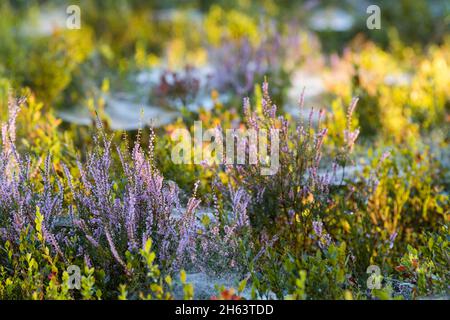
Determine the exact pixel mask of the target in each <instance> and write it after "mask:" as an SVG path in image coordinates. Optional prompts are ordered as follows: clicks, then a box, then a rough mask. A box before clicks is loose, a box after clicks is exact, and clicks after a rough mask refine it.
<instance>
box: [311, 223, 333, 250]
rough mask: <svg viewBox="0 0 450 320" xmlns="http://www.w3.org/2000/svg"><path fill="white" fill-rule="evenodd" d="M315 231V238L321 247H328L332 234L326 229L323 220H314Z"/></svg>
mask: <svg viewBox="0 0 450 320" xmlns="http://www.w3.org/2000/svg"><path fill="white" fill-rule="evenodd" d="M312 227H313V232H314V236H313V238H315V239H316V240H317V244H318V245H319V247H320V248H321V249H325V248H328V246H329V245H330V244H331V237H330V235H329V234H328V233H327V232H326V231H325V230H324V228H323V222H322V221H320V220H315V221H313V222H312Z"/></svg>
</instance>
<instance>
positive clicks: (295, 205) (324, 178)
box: [230, 82, 358, 243]
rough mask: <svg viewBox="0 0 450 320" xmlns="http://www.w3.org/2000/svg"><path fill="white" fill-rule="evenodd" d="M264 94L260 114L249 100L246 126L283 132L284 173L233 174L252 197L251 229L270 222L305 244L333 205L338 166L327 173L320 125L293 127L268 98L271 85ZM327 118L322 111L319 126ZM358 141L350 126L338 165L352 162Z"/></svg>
mask: <svg viewBox="0 0 450 320" xmlns="http://www.w3.org/2000/svg"><path fill="white" fill-rule="evenodd" d="M262 91H263V95H262V99H261V106H258V107H257V109H256V110H255V111H253V110H251V107H250V102H249V100H248V99H245V100H244V109H245V114H246V119H245V123H246V125H247V126H248V127H249V128H252V129H255V130H256V131H257V132H258V131H259V130H263V129H265V130H267V131H270V130H279V131H280V135H281V137H280V154H279V163H280V165H279V170H278V171H277V172H275V173H274V174H273V175H268V176H262V175H260V170H259V169H260V168H257V167H256V166H254V167H252V166H250V167H244V166H242V165H236V166H235V168H234V170H233V171H231V172H230V173H231V175H232V176H233V177H234V178H235V179H236V181H238V183H239V184H240V185H241V186H242V187H243V188H244V189H245V190H246V191H247V192H248V193H249V194H250V195H251V197H252V201H251V203H250V206H249V218H250V221H251V223H252V225H254V226H256V227H257V228H262V227H264V226H268V225H270V223H271V222H280V223H282V224H283V225H285V226H289V228H291V230H292V231H293V230H295V229H296V228H297V227H300V228H301V229H302V230H301V232H300V237H301V242H304V243H306V242H308V234H309V231H310V230H311V223H312V221H313V220H314V219H317V218H318V217H320V215H321V214H322V213H323V212H325V210H326V208H327V207H328V206H329V205H330V204H331V197H330V184H331V180H332V178H333V177H335V175H336V170H337V166H338V164H337V163H333V164H332V165H331V168H329V169H328V170H326V169H325V170H324V169H323V167H322V166H321V164H322V162H321V158H322V145H323V142H324V139H325V136H326V134H327V129H326V128H323V127H322V125H321V122H320V121H319V123H318V125H317V127H316V128H314V127H313V125H312V120H311V117H312V113H311V115H310V117H309V120H308V121H307V122H306V123H305V122H304V121H300V122H299V123H298V124H297V125H296V126H295V127H292V126H291V125H290V124H289V121H288V120H287V119H286V118H284V117H283V116H278V117H277V115H276V110H277V106H276V105H275V104H274V103H273V102H272V100H271V98H270V96H269V92H268V84H267V82H265V83H264V84H263V90H262ZM355 105H356V100H355V101H354V102H353V103H352V105H351V106H350V108H349V113H348V119H350V118H351V113H352V112H353V110H354V108H355ZM302 107H303V99H301V102H300V108H302ZM322 117H323V111H320V112H319V120H320V118H322ZM357 136H358V130H352V128H351V127H350V125H349V126H348V128H347V129H346V131H345V144H344V143H343V145H344V147H343V148H344V149H343V152H342V153H343V155H342V157H341V158H340V159H338V160H340V161H341V162H343V161H344V159H347V158H348V155H349V153H350V152H351V151H352V149H353V145H354V143H355V140H356V138H357ZM268 148H270V141H269V146H268ZM344 155H345V156H344ZM298 240H300V239H298Z"/></svg>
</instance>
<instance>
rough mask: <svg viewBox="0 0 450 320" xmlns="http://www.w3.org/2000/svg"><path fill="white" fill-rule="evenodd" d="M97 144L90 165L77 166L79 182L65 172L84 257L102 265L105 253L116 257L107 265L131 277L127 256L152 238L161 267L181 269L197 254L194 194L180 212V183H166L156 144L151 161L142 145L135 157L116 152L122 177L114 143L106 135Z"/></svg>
mask: <svg viewBox="0 0 450 320" xmlns="http://www.w3.org/2000/svg"><path fill="white" fill-rule="evenodd" d="M99 128H100V130H101V127H99ZM151 139H154V135H151ZM94 140H95V148H94V151H93V152H92V153H90V154H89V155H88V157H87V160H86V165H84V166H83V165H82V164H81V163H79V165H78V167H79V171H80V177H81V178H80V181H79V183H77V184H75V183H73V181H72V176H71V174H70V172H69V170H67V168H66V169H65V174H66V176H67V179H68V183H69V187H70V189H71V193H72V196H73V200H74V205H73V206H72V207H71V208H70V211H69V213H70V215H71V216H72V217H73V219H74V224H75V226H76V227H77V228H78V229H79V230H80V231H81V232H82V233H83V234H84V236H85V240H83V241H84V243H85V244H86V245H87V246H86V248H87V252H86V254H87V255H88V256H89V257H90V258H91V259H93V260H96V259H99V261H101V260H102V258H104V256H103V255H107V256H109V257H111V259H112V260H109V261H110V262H111V263H112V264H111V265H109V267H111V266H113V265H117V266H119V267H120V269H121V270H122V272H124V273H125V274H132V273H133V270H132V269H130V267H129V266H128V265H127V262H126V259H125V256H126V254H127V252H130V253H132V252H134V251H136V250H137V249H138V248H139V246H140V244H142V243H145V241H146V240H147V239H150V238H151V239H153V241H154V243H155V244H156V245H157V247H158V248H159V251H158V261H159V262H160V263H161V264H162V266H163V267H164V268H178V267H179V266H180V265H182V264H183V263H185V262H186V259H188V257H189V256H191V255H193V254H195V252H194V247H195V235H196V225H195V210H196V208H197V207H198V205H199V203H200V202H199V200H198V199H197V198H196V191H195V190H194V193H193V196H192V197H191V198H190V199H189V200H188V203H187V205H186V208H185V209H182V208H181V206H180V203H179V199H178V190H177V187H176V185H174V184H165V183H164V180H163V177H162V175H161V174H160V173H159V172H158V170H157V169H156V168H155V166H154V163H153V140H152V141H151V142H150V147H149V155H148V158H147V157H146V155H145V153H144V152H143V150H142V149H141V147H140V145H139V143H138V142H137V143H136V144H135V146H134V147H133V149H132V152H131V153H129V152H127V151H126V150H121V149H120V148H117V152H118V154H119V157H120V159H121V167H120V169H121V170H122V173H121V174H120V175H113V172H115V173H117V171H113V168H114V167H113V165H114V164H113V163H112V159H111V139H110V138H107V137H106V135H105V134H104V133H103V134H101V135H100V136H97V137H95V138H94ZM105 248H107V250H106V252H105V250H104V249H105ZM102 256H103V257H102ZM106 261H108V260H106ZM105 267H107V266H105Z"/></svg>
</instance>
